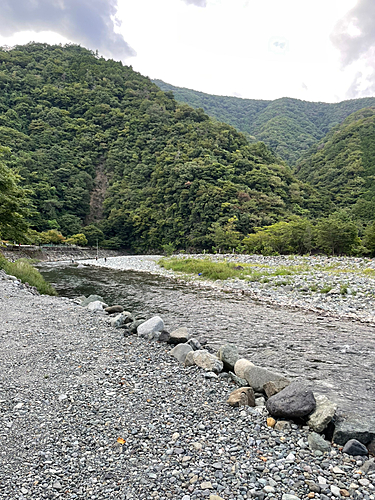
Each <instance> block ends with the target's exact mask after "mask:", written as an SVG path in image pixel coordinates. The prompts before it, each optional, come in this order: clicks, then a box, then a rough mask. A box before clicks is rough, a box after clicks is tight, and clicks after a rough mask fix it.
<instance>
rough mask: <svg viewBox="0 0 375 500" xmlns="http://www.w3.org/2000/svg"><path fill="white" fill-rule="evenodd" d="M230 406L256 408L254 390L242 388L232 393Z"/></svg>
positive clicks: (229, 400) (229, 401)
mask: <svg viewBox="0 0 375 500" xmlns="http://www.w3.org/2000/svg"><path fill="white" fill-rule="evenodd" d="M227 403H228V404H229V405H230V406H236V407H237V406H255V397H254V390H253V388H252V387H240V388H238V389H235V390H234V391H232V392H231V393H230V395H229V398H228V399H227Z"/></svg>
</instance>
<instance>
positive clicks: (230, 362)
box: [217, 344, 239, 371]
mask: <svg viewBox="0 0 375 500" xmlns="http://www.w3.org/2000/svg"><path fill="white" fill-rule="evenodd" d="M217 357H218V358H219V359H220V360H221V361H222V362H223V363H224V366H225V368H227V370H232V371H233V370H234V365H235V364H236V362H237V361H238V359H239V355H238V349H237V347H236V346H235V345H234V344H225V345H223V346H221V347H220V349H219V351H218V353H217Z"/></svg>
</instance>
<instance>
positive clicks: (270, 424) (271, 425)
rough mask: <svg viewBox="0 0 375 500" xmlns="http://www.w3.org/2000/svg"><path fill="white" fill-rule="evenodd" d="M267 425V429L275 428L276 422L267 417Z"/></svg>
mask: <svg viewBox="0 0 375 500" xmlns="http://www.w3.org/2000/svg"><path fill="white" fill-rule="evenodd" d="M267 425H268V427H275V425H276V420H275V419H274V418H272V417H268V418H267Z"/></svg>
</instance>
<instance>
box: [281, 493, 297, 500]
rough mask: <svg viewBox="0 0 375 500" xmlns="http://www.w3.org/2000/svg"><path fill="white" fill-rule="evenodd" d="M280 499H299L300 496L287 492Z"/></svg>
mask: <svg viewBox="0 0 375 500" xmlns="http://www.w3.org/2000/svg"><path fill="white" fill-rule="evenodd" d="M281 500H300V498H299V497H296V495H289V494H288V493H284V495H283V496H282V498H281Z"/></svg>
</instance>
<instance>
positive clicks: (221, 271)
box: [159, 258, 247, 280]
mask: <svg viewBox="0 0 375 500" xmlns="http://www.w3.org/2000/svg"><path fill="white" fill-rule="evenodd" d="M159 265H160V266H162V267H164V268H165V269H171V270H172V271H178V272H182V273H189V274H198V275H199V276H202V277H203V278H207V279H209V280H226V279H228V278H241V277H243V276H244V272H245V268H244V266H236V264H233V263H228V262H211V261H210V260H208V259H207V260H206V259H190V258H188V259H173V258H172V259H161V260H160V261H159ZM236 267H241V268H242V269H235V268H236ZM246 272H247V271H246Z"/></svg>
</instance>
